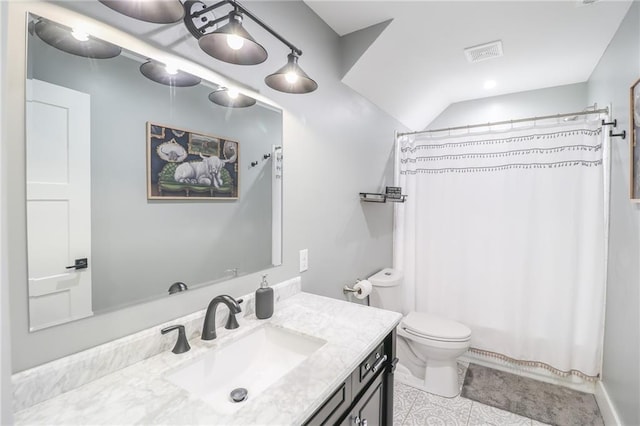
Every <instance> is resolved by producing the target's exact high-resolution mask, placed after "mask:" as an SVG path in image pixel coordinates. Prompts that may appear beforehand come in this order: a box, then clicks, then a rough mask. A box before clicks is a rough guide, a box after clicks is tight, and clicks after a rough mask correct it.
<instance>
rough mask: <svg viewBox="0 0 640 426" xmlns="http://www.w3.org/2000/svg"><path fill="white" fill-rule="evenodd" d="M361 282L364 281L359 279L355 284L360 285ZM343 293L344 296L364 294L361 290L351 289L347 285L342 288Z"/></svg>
mask: <svg viewBox="0 0 640 426" xmlns="http://www.w3.org/2000/svg"><path fill="white" fill-rule="evenodd" d="M360 281H362V280H361V279H360V278H358V279H357V280H356V282H355V283H356V284H358V283H359V282H360ZM342 292H343V293H344V294H347V293H362V290H360V289H359V288H352V287H349V286H348V285H347V284H345V285H344V287H343V288H342Z"/></svg>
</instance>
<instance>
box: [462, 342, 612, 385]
mask: <svg viewBox="0 0 640 426" xmlns="http://www.w3.org/2000/svg"><path fill="white" fill-rule="evenodd" d="M458 361H462V362H467V363H474V364H479V365H482V366H484V367H489V368H493V369H496V370H501V371H506V372H507V373H512V374H517V375H518V376H523V377H528V378H530V379H535V380H539V381H541V382H546V383H551V384H554V385H558V386H564V387H567V388H570V389H574V390H577V391H580V392H586V393H591V394H595V392H596V383H599V381H598V382H589V381H586V380H582V379H580V378H578V377H576V376H570V377H561V376H557V375H555V374H553V373H551V372H550V371H548V370H546V369H544V368H537V367H527V366H520V365H515V364H512V363H509V362H507V361H503V360H500V359H497V358H489V357H486V356H482V355H480V354H476V353H474V352H466V353H465V354H464V355H462V356H461V357H459V358H458Z"/></svg>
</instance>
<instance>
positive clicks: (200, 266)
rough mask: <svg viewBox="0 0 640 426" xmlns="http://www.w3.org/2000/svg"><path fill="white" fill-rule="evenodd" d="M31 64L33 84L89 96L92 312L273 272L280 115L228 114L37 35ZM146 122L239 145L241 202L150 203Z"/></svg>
mask: <svg viewBox="0 0 640 426" xmlns="http://www.w3.org/2000/svg"><path fill="white" fill-rule="evenodd" d="M29 61H30V62H29V67H30V71H31V72H32V76H33V78H35V79H38V80H43V81H47V82H50V83H53V84H56V85H60V86H64V87H68V88H71V89H74V90H78V91H81V92H84V93H88V94H89V95H90V96H91V245H92V251H91V258H90V259H89V262H90V265H91V276H92V288H93V293H92V298H93V311H94V313H97V312H101V311H105V310H108V309H114V308H116V307H120V306H123V305H127V304H131V303H133V302H140V301H145V300H148V299H150V298H152V297H158V296H166V294H167V289H168V288H169V286H170V285H171V284H172V283H174V282H176V281H183V282H185V283H186V284H187V285H188V286H189V287H190V288H193V287H194V286H195V285H198V284H202V283H206V282H211V281H213V280H217V279H221V278H223V277H229V276H230V274H229V273H228V272H227V273H225V270H227V269H232V268H237V269H238V272H239V273H240V274H242V275H245V274H247V273H252V272H256V271H259V270H262V269H265V268H268V267H270V266H271V162H270V161H264V160H263V155H264V154H266V153H270V152H271V147H272V145H280V144H281V143H282V116H281V114H280V113H279V112H277V111H275V110H274V109H273V108H271V107H264V106H261V105H254V106H253V107H251V108H236V109H230V108H224V107H221V106H218V105H216V104H213V103H212V102H210V101H209V100H208V98H207V96H208V94H209V93H210V92H211V91H212V89H211V87H205V86H203V85H198V86H194V87H186V88H173V89H172V88H170V87H168V86H164V85H162V84H158V83H156V82H153V81H151V80H149V79H147V78H146V77H144V76H143V75H142V74H141V73H140V72H139V70H138V68H139V66H140V63H141V62H140V61H136V60H133V59H131V58H129V57H127V56H124V55H121V56H119V57H117V58H113V59H108V60H92V59H88V58H83V57H80V56H75V55H70V54H68V53H65V52H62V51H60V50H58V49H56V48H54V47H51V46H49V45H48V44H46V43H44V42H43V41H41V40H40V38H39V37H37V36H35V35H32V36H30V37H29ZM142 62H144V60H142ZM147 121H151V122H153V123H158V124H163V125H166V126H169V127H174V128H178V129H189V130H193V131H196V132H199V133H203V134H210V135H214V136H220V137H222V138H225V139H230V140H234V141H237V142H238V143H239V157H238V160H239V161H238V175H239V181H240V185H239V189H240V191H239V199H238V200H224V199H222V200H216V201H211V200H207V201H168V200H161V201H149V200H147V195H146V158H147V152H146V151H147V148H146V139H147V136H146V127H147V125H146V123H147ZM30 125H37V124H36V123H30ZM256 160H260V161H259V165H258V166H256V167H250V166H249V164H250V163H251V162H252V161H256Z"/></svg>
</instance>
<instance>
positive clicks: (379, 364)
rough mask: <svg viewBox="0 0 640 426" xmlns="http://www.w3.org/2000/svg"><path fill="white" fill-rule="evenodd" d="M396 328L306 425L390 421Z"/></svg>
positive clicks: (371, 425) (370, 425)
mask: <svg viewBox="0 0 640 426" xmlns="http://www.w3.org/2000/svg"><path fill="white" fill-rule="evenodd" d="M395 339H396V332H395V329H394V330H393V331H392V332H391V333H389V334H388V335H387V337H385V339H384V340H383V341H382V343H380V345H378V347H376V349H375V350H374V351H373V352H371V353H370V354H369V355H368V356H367V358H366V359H365V360H364V361H362V362H361V363H360V365H359V366H358V368H356V369H355V370H354V371H353V372H352V373H351V375H349V377H347V378H346V379H345V381H344V382H343V383H341V384H340V386H338V389H336V390H335V392H333V393H332V394H331V396H330V397H329V398H328V399H327V400H326V401H325V402H324V404H323V405H322V406H321V407H320V408H319V409H318V410H317V411H316V412H315V413H314V414H313V415H312V416H311V418H310V419H309V420H308V421H307V422H306V423H305V424H306V425H314V426H315V425H344V426H347V425H360V426H376V425H391V424H393V371H394V370H395V366H396V363H397V359H396V347H395V341H396V340H395Z"/></svg>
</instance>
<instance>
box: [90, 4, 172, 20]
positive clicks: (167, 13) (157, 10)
mask: <svg viewBox="0 0 640 426" xmlns="http://www.w3.org/2000/svg"><path fill="white" fill-rule="evenodd" d="M100 3H102V4H104V5H105V6H107V7H109V8H111V9H113V10H115V11H116V12H120V13H122V14H123V15H127V16H129V17H131V18H135V19H139V20H141V21H146V22H152V23H154V24H172V23H174V22H178V21H180V20H181V19H182V18H183V17H184V8H183V7H182V3H180V1H178V0H100Z"/></svg>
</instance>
